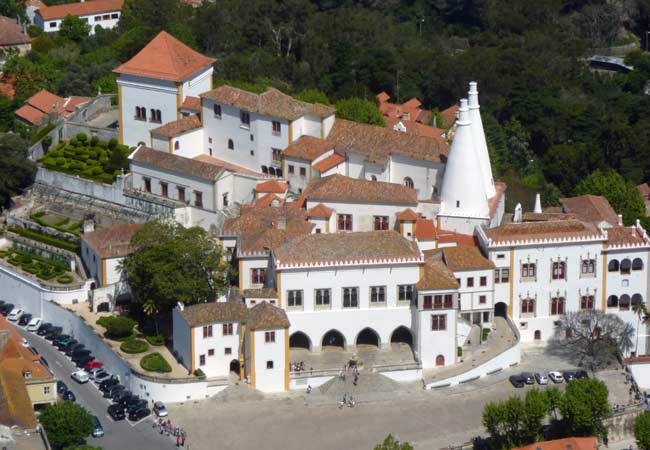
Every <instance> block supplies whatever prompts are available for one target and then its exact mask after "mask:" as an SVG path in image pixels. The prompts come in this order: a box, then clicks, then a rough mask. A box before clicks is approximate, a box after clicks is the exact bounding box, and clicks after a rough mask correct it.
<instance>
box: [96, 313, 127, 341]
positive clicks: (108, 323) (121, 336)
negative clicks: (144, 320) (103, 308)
mask: <svg viewBox="0 0 650 450" xmlns="http://www.w3.org/2000/svg"><path fill="white" fill-rule="evenodd" d="M97 325H101V326H103V327H104V328H106V337H108V338H110V339H116V340H125V339H128V338H130V337H131V336H133V335H134V334H135V330H133V327H134V326H135V325H136V321H135V320H133V319H130V318H128V317H124V316H106V317H100V318H99V319H97Z"/></svg>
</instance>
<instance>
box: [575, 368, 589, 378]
mask: <svg viewBox="0 0 650 450" xmlns="http://www.w3.org/2000/svg"><path fill="white" fill-rule="evenodd" d="M584 378H589V374H588V373H587V371H586V370H578V371H577V372H576V380H582V379H584Z"/></svg>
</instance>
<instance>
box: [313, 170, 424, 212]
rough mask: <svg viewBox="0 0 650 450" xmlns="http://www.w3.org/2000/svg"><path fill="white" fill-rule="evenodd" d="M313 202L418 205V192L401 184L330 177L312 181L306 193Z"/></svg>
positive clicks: (340, 176) (336, 176) (341, 176)
mask: <svg viewBox="0 0 650 450" xmlns="http://www.w3.org/2000/svg"><path fill="white" fill-rule="evenodd" d="M304 194H305V199H307V200H308V201H311V202H327V201H329V202H338V201H350V202H360V203H362V202H366V203H380V204H396V205H417V192H416V191H415V189H411V188H407V187H406V186H402V185H401V184H396V183H386V182H383V181H370V180H360V179H358V178H351V177H346V176H343V175H338V174H336V175H330V176H327V177H323V178H317V179H315V180H312V181H311V182H310V183H309V184H308V185H307V187H306V188H305V191H304Z"/></svg>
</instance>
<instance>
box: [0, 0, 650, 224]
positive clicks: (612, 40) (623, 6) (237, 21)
mask: <svg viewBox="0 0 650 450" xmlns="http://www.w3.org/2000/svg"><path fill="white" fill-rule="evenodd" d="M61 1H65V0H48V2H52V3H59V2H61ZM16 3H17V2H15V0H3V1H2V2H1V3H0V5H2V7H1V8H2V12H3V13H6V14H9V15H17V14H20V11H18V12H17V11H16V9H18V10H20V8H18V7H16ZM649 12H650V1H648V0H630V1H626V2H624V1H623V0H614V1H605V0H581V1H567V0H540V1H534V2H531V1H529V0H473V1H466V0H434V1H429V0H386V1H373V0H361V1H351V0H282V1H277V0H250V1H246V2H242V1H241V0H220V1H218V2H203V6H201V7H199V8H192V7H191V6H188V5H186V4H185V3H184V2H179V1H177V0H126V3H125V6H124V10H123V16H122V19H121V21H120V25H119V27H118V28H117V29H115V30H102V29H99V30H97V33H96V34H95V35H94V36H84V35H83V33H82V31H83V30H82V28H83V24H79V23H76V22H75V21H73V20H69V21H68V23H66V27H65V31H64V32H62V33H59V34H58V35H57V36H52V35H45V34H37V35H35V37H34V41H33V50H32V52H31V53H30V54H28V55H27V56H26V57H13V58H10V59H9V60H8V62H7V64H6V67H5V69H6V72H7V74H8V75H10V76H11V75H16V76H17V81H16V83H17V85H16V92H17V97H16V100H14V101H9V100H8V99H5V98H3V97H0V131H3V130H7V129H11V128H12V127H14V128H16V127H18V126H17V125H16V123H15V122H14V120H13V115H12V111H13V110H14V109H15V108H16V107H17V106H18V105H20V104H21V102H22V101H23V100H24V99H25V98H26V97H28V96H29V95H31V94H33V93H34V92H36V91H37V90H38V89H40V88H47V89H50V90H52V91H54V92H56V93H57V94H60V95H70V94H75V95H92V94H95V93H97V92H98V91H100V90H101V92H116V85H115V78H114V75H113V74H112V73H111V69H112V68H114V67H116V66H117V65H118V64H119V63H120V62H123V61H125V60H127V59H128V58H130V57H131V56H133V55H134V54H135V53H136V52H137V51H138V50H140V49H141V48H142V47H143V46H144V45H145V44H146V43H147V42H148V41H149V40H150V39H151V38H152V37H153V36H154V35H155V34H156V33H157V32H158V31H159V30H161V29H165V30H167V31H168V32H170V33H172V34H173V35H175V36H176V37H178V38H179V39H181V40H182V41H184V42H185V43H187V44H188V45H190V46H192V47H194V48H196V49H197V50H199V51H201V52H203V53H205V54H208V55H210V56H215V57H217V61H218V62H217V64H216V77H217V82H224V81H225V80H228V82H231V83H235V84H237V85H239V86H251V87H255V88H258V89H259V88H261V89H263V88H264V86H267V85H273V86H275V87H277V88H279V89H281V90H284V91H286V92H289V93H292V94H299V93H301V92H306V94H305V98H310V99H316V98H317V99H319V101H320V100H323V99H329V100H330V101H331V102H332V103H338V102H339V101H340V100H341V99H350V98H360V99H366V100H373V96H374V95H375V94H377V93H378V92H380V91H384V90H385V91H387V92H388V93H389V94H390V95H391V96H392V97H393V98H394V99H395V100H396V101H405V100H407V99H409V98H411V97H414V96H415V97H418V98H419V99H420V100H422V102H423V104H424V106H425V107H427V108H430V109H434V108H439V109H443V108H446V107H447V106H449V105H451V104H452V103H454V102H456V101H457V100H458V99H459V98H460V97H462V96H464V95H465V92H466V90H467V81H469V80H471V79H473V80H476V81H478V82H479V89H480V91H481V104H482V107H483V112H484V124H485V129H486V132H487V135H488V141H489V146H490V150H491V153H492V157H493V169H494V172H495V175H496V178H497V179H502V180H504V181H506V182H508V185H509V188H510V189H509V195H508V199H509V202H510V205H509V206H510V207H511V206H512V203H514V202H516V201H522V202H523V203H524V207H527V208H528V207H531V206H532V202H533V198H534V196H533V192H534V191H539V192H541V193H542V200H543V202H545V203H547V204H550V203H556V202H557V200H558V198H559V197H560V196H562V195H565V196H567V195H573V194H574V193H575V189H576V186H577V185H578V184H579V183H580V181H581V180H582V179H583V178H584V177H585V176H587V174H589V173H592V172H594V171H596V170H598V169H600V170H603V171H606V170H608V169H613V170H615V171H617V172H618V173H620V174H621V175H622V176H623V178H624V179H625V180H627V181H629V182H631V183H633V184H638V183H640V182H642V181H646V180H648V179H649V178H650V119H649V118H648V117H647V114H646V111H647V110H648V107H649V106H650V98H649V97H648V96H646V95H644V89H645V85H646V80H648V78H650V56H648V55H647V54H642V53H641V52H636V53H634V52H633V53H631V54H629V55H628V58H627V62H628V63H629V64H631V65H633V66H634V67H635V70H634V71H632V72H630V73H627V74H616V75H611V74H603V73H600V72H593V71H591V70H589V68H588V66H587V64H586V63H585V58H586V57H589V56H591V55H593V54H595V53H599V52H601V51H600V50H598V49H600V48H604V47H611V46H617V45H624V44H628V43H637V44H638V43H640V42H641V43H642V42H643V41H644V39H645V34H644V33H645V30H646V29H648V27H649V25H650V23H649V14H648V13H649ZM215 30H218V31H215ZM642 37H643V39H642ZM314 92H321V93H323V95H322V96H321V95H318V96H316V97H314V95H313V94H314ZM18 128H19V127H18ZM21 132H24V130H21ZM631 214H634V212H633V211H632V212H631ZM634 219H635V217H626V221H627V220H634Z"/></svg>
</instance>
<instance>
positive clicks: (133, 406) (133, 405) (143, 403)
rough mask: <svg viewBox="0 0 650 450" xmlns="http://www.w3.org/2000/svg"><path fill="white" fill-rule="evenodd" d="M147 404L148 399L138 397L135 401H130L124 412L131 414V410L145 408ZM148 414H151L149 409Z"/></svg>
mask: <svg viewBox="0 0 650 450" xmlns="http://www.w3.org/2000/svg"><path fill="white" fill-rule="evenodd" d="M148 405H149V402H148V401H146V400H144V399H140V400H138V401H137V402H132V403H130V404H129V406H128V407H127V408H126V412H127V414H131V413H132V412H133V411H137V410H139V409H146V408H147V406H148ZM149 414H151V411H149Z"/></svg>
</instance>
